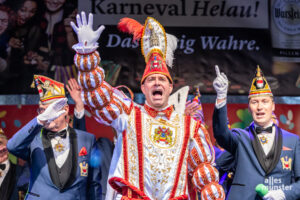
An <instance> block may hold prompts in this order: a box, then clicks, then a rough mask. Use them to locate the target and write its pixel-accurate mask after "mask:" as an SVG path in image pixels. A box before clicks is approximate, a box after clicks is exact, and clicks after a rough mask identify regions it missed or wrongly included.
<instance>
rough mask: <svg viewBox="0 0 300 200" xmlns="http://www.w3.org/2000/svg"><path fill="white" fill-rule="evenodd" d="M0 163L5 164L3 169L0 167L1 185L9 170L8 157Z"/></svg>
mask: <svg viewBox="0 0 300 200" xmlns="http://www.w3.org/2000/svg"><path fill="white" fill-rule="evenodd" d="M1 164H5V165H6V166H5V169H4V170H2V169H0V171H1V177H0V186H1V185H2V182H3V180H4V178H5V176H6V174H7V172H8V170H9V167H10V163H9V160H8V159H7V160H6V161H4V162H3V163H1Z"/></svg>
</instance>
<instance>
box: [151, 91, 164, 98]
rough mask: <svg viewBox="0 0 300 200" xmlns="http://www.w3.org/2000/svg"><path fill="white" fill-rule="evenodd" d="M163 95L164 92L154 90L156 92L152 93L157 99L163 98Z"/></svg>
mask: <svg viewBox="0 0 300 200" xmlns="http://www.w3.org/2000/svg"><path fill="white" fill-rule="evenodd" d="M162 94H163V91H162V90H154V91H152V95H153V96H155V97H161V96H162Z"/></svg>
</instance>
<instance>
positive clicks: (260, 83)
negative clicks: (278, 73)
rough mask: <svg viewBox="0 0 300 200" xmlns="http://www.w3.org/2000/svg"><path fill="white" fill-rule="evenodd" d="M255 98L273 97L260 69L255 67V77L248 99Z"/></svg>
mask: <svg viewBox="0 0 300 200" xmlns="http://www.w3.org/2000/svg"><path fill="white" fill-rule="evenodd" d="M256 96H271V97H272V96H273V94H272V91H271V88H270V86H269V84H268V82H267V80H266V79H265V77H264V75H263V73H262V71H261V69H260V68H259V66H257V69H256V76H255V77H254V79H253V81H252V84H251V88H250V91H249V96H248V98H249V99H250V98H251V97H256Z"/></svg>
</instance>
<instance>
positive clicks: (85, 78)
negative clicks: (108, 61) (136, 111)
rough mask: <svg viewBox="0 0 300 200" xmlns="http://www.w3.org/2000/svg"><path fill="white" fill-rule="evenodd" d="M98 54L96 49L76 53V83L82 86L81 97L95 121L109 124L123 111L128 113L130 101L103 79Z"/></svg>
mask: <svg viewBox="0 0 300 200" xmlns="http://www.w3.org/2000/svg"><path fill="white" fill-rule="evenodd" d="M100 60H101V59H100V56H99V53H98V52H97V51H95V52H93V53H91V54H85V55H82V54H78V53H77V54H76V55H75V57H74V63H75V65H76V66H77V68H78V70H79V73H78V83H79V85H80V86H81V87H82V88H83V92H82V93H81V98H82V99H83V102H84V104H85V105H88V106H89V107H90V108H91V110H92V113H93V115H94V117H95V119H96V120H97V122H99V123H102V124H106V125H109V124H111V123H112V122H113V120H115V119H116V118H117V117H118V116H119V115H121V114H122V113H123V112H125V113H126V114H129V113H130V111H131V108H132V102H131V101H128V98H127V97H125V95H124V96H120V94H121V92H120V91H118V90H117V89H115V88H113V87H112V86H110V85H109V84H108V83H107V82H105V81H104V78H105V75H104V74H105V73H104V70H103V69H102V68H101V67H99V64H100Z"/></svg>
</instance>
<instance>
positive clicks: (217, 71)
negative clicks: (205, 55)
mask: <svg viewBox="0 0 300 200" xmlns="http://www.w3.org/2000/svg"><path fill="white" fill-rule="evenodd" d="M215 70H216V74H217V76H220V69H219V67H218V65H215Z"/></svg>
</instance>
